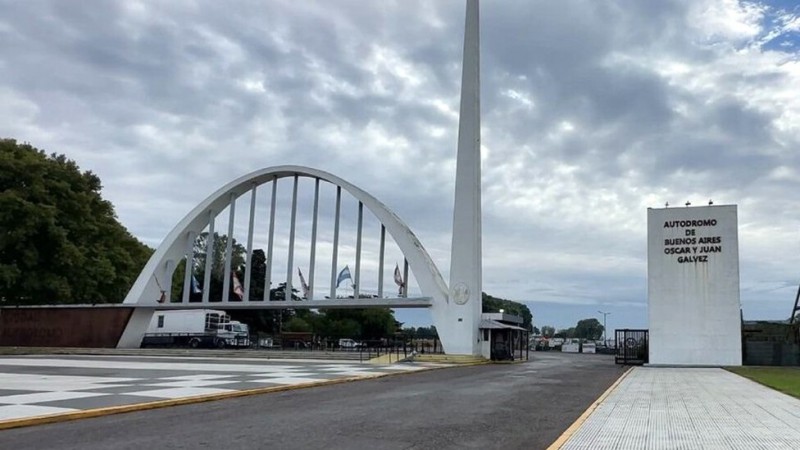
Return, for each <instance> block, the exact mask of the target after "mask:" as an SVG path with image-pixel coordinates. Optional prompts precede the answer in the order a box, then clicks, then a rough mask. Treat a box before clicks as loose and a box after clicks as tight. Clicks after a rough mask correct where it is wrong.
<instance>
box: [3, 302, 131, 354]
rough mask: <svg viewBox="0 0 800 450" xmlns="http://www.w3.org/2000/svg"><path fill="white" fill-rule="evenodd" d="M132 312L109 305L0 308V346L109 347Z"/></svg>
mask: <svg viewBox="0 0 800 450" xmlns="http://www.w3.org/2000/svg"><path fill="white" fill-rule="evenodd" d="M114 306H116V305H114ZM132 313H133V308H131V307H110V306H108V307H103V306H95V307H93V306H75V307H64V306H53V307H48V306H37V307H5V308H0V346H5V347H86V348H113V347H116V346H117V342H118V341H119V338H120V336H122V332H123V331H124V330H125V326H126V325H127V324H128V320H129V319H130V317H131V314H132Z"/></svg>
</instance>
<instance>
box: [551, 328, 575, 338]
mask: <svg viewBox="0 0 800 450" xmlns="http://www.w3.org/2000/svg"><path fill="white" fill-rule="evenodd" d="M553 337H557V338H563V339H568V338H574V337H576V335H575V327H570V328H567V329H565V330H558V331H557V332H556V333H555V334H553Z"/></svg>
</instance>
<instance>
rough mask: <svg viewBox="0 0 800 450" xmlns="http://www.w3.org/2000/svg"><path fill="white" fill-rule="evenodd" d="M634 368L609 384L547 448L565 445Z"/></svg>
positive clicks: (554, 448)
mask: <svg viewBox="0 0 800 450" xmlns="http://www.w3.org/2000/svg"><path fill="white" fill-rule="evenodd" d="M633 369H634V368H633V367H630V368H628V370H626V371H625V373H623V374H622V375H620V377H619V378H617V381H615V382H614V384H612V385H611V386H609V387H608V389H606V390H605V392H603V393H602V394H601V395H600V397H598V398H597V400H595V401H594V403H592V404H591V405H589V407H588V408H586V411H584V412H583V414H581V415H580V416H579V417H578V418H577V419H576V420H575V422H573V423H572V425H570V426H569V428H567V429H566V431H564V432H563V433H561V436H559V437H558V439H556V440H555V441H554V442H553V443H552V444H550V446H549V447H547V450H559V449H560V448H561V447H563V446H564V444H566V443H567V441H568V440H569V438H571V437H572V435H574V434H575V432H576V431H578V429H580V427H581V425H583V423H584V422H586V419H588V418H589V416H590V415H592V413H593V412H594V410H595V409H597V407H598V406H600V404H601V403H603V401H604V400H605V399H606V397H608V396H609V395H610V394H611V392H613V391H614V389H616V388H617V386H619V384H620V383H622V380H624V379H625V377H627V376H628V374H629V373H631V371H632V370H633Z"/></svg>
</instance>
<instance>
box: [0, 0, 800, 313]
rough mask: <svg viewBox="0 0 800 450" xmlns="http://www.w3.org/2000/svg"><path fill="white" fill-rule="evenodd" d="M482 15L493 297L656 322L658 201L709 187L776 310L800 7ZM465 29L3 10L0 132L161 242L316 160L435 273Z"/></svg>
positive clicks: (331, 18) (565, 9)
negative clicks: (649, 265) (653, 212)
mask: <svg viewBox="0 0 800 450" xmlns="http://www.w3.org/2000/svg"><path fill="white" fill-rule="evenodd" d="M481 8H482V9H481V27H482V29H481V33H482V36H481V39H482V55H481V58H482V74H481V76H482V80H481V82H482V100H481V101H482V115H483V116H482V120H483V126H482V140H483V149H482V151H483V213H484V216H483V230H484V235H483V239H484V240H483V243H484V262H483V264H484V282H483V283H484V290H485V291H487V292H488V293H490V294H493V295H495V296H499V297H504V298H509V299H514V300H519V301H525V302H527V303H528V305H529V306H530V307H531V309H532V311H533V313H534V316H535V322H536V324H538V325H544V324H552V325H555V326H557V327H567V326H570V325H573V324H574V323H575V322H576V321H577V320H578V319H582V318H586V317H600V318H602V316H601V315H600V314H598V312H597V311H598V310H603V311H607V312H611V315H610V316H608V326H609V328H617V327H626V326H627V327H644V326H647V307H646V293H647V281H646V228H645V227H646V210H647V208H648V207H662V206H663V205H664V204H665V203H666V202H670V203H671V204H673V205H682V204H683V203H685V202H686V201H692V202H694V203H695V204H704V203H706V202H708V200H709V199H713V200H714V202H715V204H737V205H738V206H739V240H740V255H741V297H742V304H743V308H744V315H745V318H746V319H784V318H787V317H788V315H789V310H790V309H791V306H792V304H793V301H794V296H795V293H796V290H797V286H798V283H800V239H798V225H800V195H798V193H800V169H798V167H800V164H798V163H800V157H799V156H798V148H800V91H798V88H799V87H800V59H799V58H798V56H800V7H798V6H797V3H796V1H794V0H781V1H778V0H775V1H765V2H738V1H735V0H693V1H688V0H687V1H658V2H642V1H634V0H627V1H602V2H600V1H591V0H585V1H562V2H552V1H531V0H517V1H484V2H483V4H482V5H481ZM463 23H464V2H463V1H461V0H439V1H413V0H395V1H368V0H325V1H321V0H320V1H294V0H292V1H289V0H286V1H279V0H276V1H237V2H226V1H210V0H209V1H189V0H185V1H179V0H175V1H169V2H162V1H155V0H153V1H130V0H126V1H117V2H114V1H81V2H78V1H56V0H53V1H37V0H26V1H24V2H23V1H16V0H0V136H2V137H9V138H15V139H17V140H19V141H27V142H30V143H31V144H32V145H34V146H36V147H39V148H43V149H46V150H47V151H49V152H58V153H64V154H66V155H67V156H68V157H70V158H72V159H74V160H76V161H77V162H78V164H79V165H80V166H81V167H82V168H83V169H88V170H92V171H94V172H95V173H97V174H98V175H99V176H100V177H101V179H102V180H103V184H104V190H103V195H104V196H105V197H106V198H107V199H109V200H111V201H112V202H113V203H114V205H115V207H116V211H117V214H118V216H119V219H120V220H121V222H122V223H123V224H124V225H125V226H126V227H128V229H129V230H130V231H131V232H132V233H133V234H134V235H136V236H137V237H139V238H140V239H141V240H142V241H144V242H145V243H147V244H148V245H150V246H153V247H155V246H157V245H158V244H159V243H160V241H161V240H162V239H163V238H164V237H165V235H166V234H167V233H168V232H169V231H170V230H171V229H172V227H173V226H174V225H175V224H176V223H177V222H178V221H179V220H180V219H181V218H182V217H183V215H184V214H186V213H187V212H188V211H189V210H190V209H191V208H193V207H194V206H195V205H196V204H197V203H198V202H200V201H201V200H202V199H203V198H205V197H206V196H208V195H209V194H210V193H212V192H213V191H215V190H216V189H217V188H219V187H221V186H222V185H224V184H225V183H227V182H228V181H231V180H233V179H234V178H236V177H238V176H241V175H244V174H246V173H248V172H250V171H253V170H257V169H260V168H264V167H269V166H274V165H282V164H298V165H306V166H311V167H315V168H318V169H322V170H325V171H328V172H331V173H333V174H335V175H338V176H341V177H343V178H345V179H347V180H348V181H350V182H352V183H354V184H356V185H357V186H359V187H361V188H363V189H365V190H367V191H369V192H370V193H372V194H373V195H375V196H376V197H378V198H379V199H381V200H382V201H383V202H384V203H386V204H387V205H388V206H389V207H390V208H392V209H394V210H395V211H396V212H397V213H398V215H400V217H402V218H403V219H404V220H405V221H406V222H407V223H408V224H409V225H410V226H411V228H412V229H413V230H414V231H415V233H416V234H417V236H418V237H419V238H420V240H421V241H422V242H423V244H424V245H425V246H426V248H427V249H428V251H429V252H430V253H431V255H432V257H433V259H434V261H435V262H436V263H437V264H438V265H439V267H440V269H441V270H442V272H443V273H444V275H445V279H447V271H448V269H449V245H450V229H451V220H452V204H453V186H454V175H455V159H454V158H455V151H456V132H457V121H458V117H457V111H458V99H459V85H460V70H461V46H462V39H463ZM279 186H280V188H279V189H281V188H283V185H279ZM303 189H304V190H302V192H305V193H307V192H308V189H307V187H306V188H303ZM282 192H285V191H282ZM262 198H266V195H265V196H263V197H262ZM239 209H246V208H239ZM279 225H280V224H279ZM279 228H280V227H279ZM218 229H219V228H218ZM279 233H280V232H279ZM323 234H324V233H323ZM240 240H241V239H240ZM347 242H349V241H346V242H345V243H344V244H345V247H347V246H348V244H347ZM348 248H349V247H348ZM345 251H349V250H347V249H345ZM301 259H302V258H301ZM342 259H343V258H342V257H340V260H342ZM344 260H345V261H347V260H349V261H350V263H351V264H352V259H348V257H345V258H344ZM388 261H391V263H389V262H387V264H390V265H391V266H392V267H390V268H389V269H388V270H389V271H390V270H391V269H392V268H393V266H394V261H395V259H390V260H388ZM278 265H279V263H278V261H277V260H276V267H277V266H278ZM325 270H327V271H328V272H329V271H330V268H327V269H325ZM323 272H324V271H323ZM284 273H285V272H284ZM318 276H319V277H322V278H326V277H328V276H329V274H327V273H324V274H323V275H318ZM295 283H296V281H295ZM387 283H391V280H388V281H387ZM398 316H399V317H400V318H401V320H407V321H409V322H410V323H412V324H420V325H422V324H426V322H427V323H429V319H428V318H427V315H426V314H425V313H424V312H420V311H417V312H400V313H398Z"/></svg>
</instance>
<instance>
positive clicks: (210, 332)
mask: <svg viewBox="0 0 800 450" xmlns="http://www.w3.org/2000/svg"><path fill="white" fill-rule="evenodd" d="M141 346H142V347H191V348H198V347H211V348H225V347H235V348H238V347H243V348H247V347H249V346H250V330H249V329H248V327H247V325H246V324H243V323H241V322H238V321H235V320H233V321H232V320H230V316H228V315H227V314H226V313H225V311H220V310H215V309H194V310H169V311H156V312H155V314H154V315H153V320H151V321H150V326H149V327H148V328H147V332H146V333H145V335H144V338H143V339H142V345H141Z"/></svg>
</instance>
